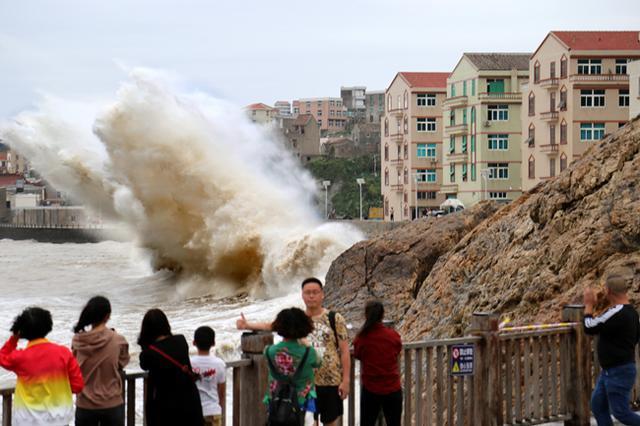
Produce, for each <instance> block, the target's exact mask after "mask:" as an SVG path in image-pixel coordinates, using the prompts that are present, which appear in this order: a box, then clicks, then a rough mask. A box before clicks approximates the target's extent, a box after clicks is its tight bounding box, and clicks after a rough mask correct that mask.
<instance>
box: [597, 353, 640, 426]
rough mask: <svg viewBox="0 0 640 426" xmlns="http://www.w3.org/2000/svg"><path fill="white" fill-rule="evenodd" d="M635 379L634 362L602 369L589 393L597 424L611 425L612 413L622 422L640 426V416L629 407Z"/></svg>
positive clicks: (599, 425)
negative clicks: (590, 393)
mask: <svg viewBox="0 0 640 426" xmlns="http://www.w3.org/2000/svg"><path fill="white" fill-rule="evenodd" d="M635 380H636V365H635V364H634V363H631V364H625V365H620V366H618V367H611V368H607V369H602V372H601V373H600V376H598V381H597V383H596V388H595V389H594V390H593V394H592V395H591V411H592V412H593V416H594V417H595V418H596V421H597V422H598V426H613V421H611V415H612V414H613V417H615V418H616V420H618V421H619V422H621V423H622V424H625V425H637V426H640V416H639V415H638V414H636V413H634V412H633V411H632V410H631V407H630V402H631V388H633V383H634V381H635Z"/></svg>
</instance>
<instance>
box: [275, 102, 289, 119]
mask: <svg viewBox="0 0 640 426" xmlns="http://www.w3.org/2000/svg"><path fill="white" fill-rule="evenodd" d="M273 107H274V108H275V109H276V110H277V113H278V116H280V117H291V102H289V101H277V102H276V103H275V104H273Z"/></svg>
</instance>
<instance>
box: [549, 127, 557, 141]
mask: <svg viewBox="0 0 640 426" xmlns="http://www.w3.org/2000/svg"><path fill="white" fill-rule="evenodd" d="M549 143H550V144H551V145H555V144H556V125H555V124H549Z"/></svg>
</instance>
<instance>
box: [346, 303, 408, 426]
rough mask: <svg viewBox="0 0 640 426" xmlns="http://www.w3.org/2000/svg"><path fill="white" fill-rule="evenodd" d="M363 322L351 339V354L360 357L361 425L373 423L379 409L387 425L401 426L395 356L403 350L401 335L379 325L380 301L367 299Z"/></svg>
mask: <svg viewBox="0 0 640 426" xmlns="http://www.w3.org/2000/svg"><path fill="white" fill-rule="evenodd" d="M364 314H365V322H364V325H363V326H362V328H361V329H360V331H359V332H358V335H357V336H356V338H355V340H354V341H353V352H354V356H355V357H356V358H357V359H359V360H360V362H361V369H362V389H361V392H360V424H361V425H362V426H373V425H375V424H376V421H377V419H378V415H379V414H380V410H382V412H383V413H384V418H385V421H386V422H387V426H400V422H401V419H402V385H401V383H400V371H399V367H398V356H399V355H400V352H401V351H402V340H401V338H400V335H399V334H398V333H397V332H396V331H395V330H393V329H391V328H389V327H385V326H384V325H383V324H382V319H383V318H384V307H383V305H382V303H381V302H379V301H371V302H368V303H367V305H366V307H365V309H364Z"/></svg>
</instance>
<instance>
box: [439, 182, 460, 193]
mask: <svg viewBox="0 0 640 426" xmlns="http://www.w3.org/2000/svg"><path fill="white" fill-rule="evenodd" d="M440 192H441V193H442V194H453V193H457V192H458V184H457V183H450V184H448V185H440Z"/></svg>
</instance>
